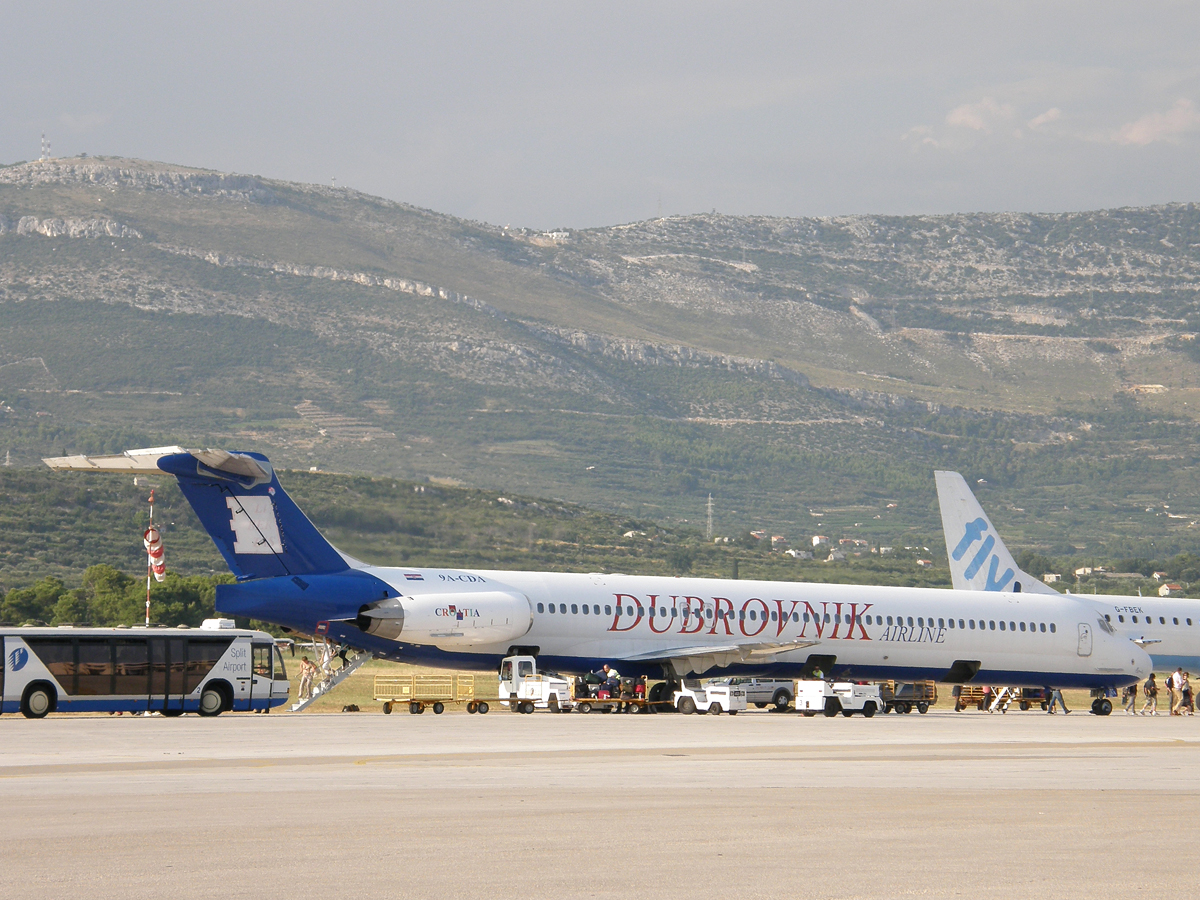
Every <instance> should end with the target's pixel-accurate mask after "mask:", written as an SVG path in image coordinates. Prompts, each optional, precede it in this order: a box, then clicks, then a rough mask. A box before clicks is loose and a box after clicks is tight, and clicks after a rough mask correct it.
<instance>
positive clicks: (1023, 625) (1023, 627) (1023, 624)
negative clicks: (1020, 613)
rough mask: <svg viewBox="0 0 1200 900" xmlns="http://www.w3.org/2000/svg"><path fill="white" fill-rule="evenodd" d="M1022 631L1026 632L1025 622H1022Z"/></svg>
mask: <svg viewBox="0 0 1200 900" xmlns="http://www.w3.org/2000/svg"><path fill="white" fill-rule="evenodd" d="M1021 630H1022V631H1024V630H1025V623H1024V622H1022V623H1021Z"/></svg>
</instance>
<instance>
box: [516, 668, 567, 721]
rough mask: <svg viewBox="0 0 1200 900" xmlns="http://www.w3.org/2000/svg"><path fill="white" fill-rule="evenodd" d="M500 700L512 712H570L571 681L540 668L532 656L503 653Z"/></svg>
mask: <svg viewBox="0 0 1200 900" xmlns="http://www.w3.org/2000/svg"><path fill="white" fill-rule="evenodd" d="M500 702H501V704H503V705H504V706H507V707H508V708H509V709H510V710H511V711H512V712H520V713H531V712H533V711H534V710H535V709H548V710H550V711H551V712H569V711H570V709H571V683H570V682H569V681H567V679H565V678H563V677H562V676H561V675H554V674H551V673H549V672H539V671H538V668H537V660H536V659H534V658H533V657H532V656H506V657H505V658H504V659H502V660H501V661H500Z"/></svg>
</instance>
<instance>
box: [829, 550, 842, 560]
mask: <svg viewBox="0 0 1200 900" xmlns="http://www.w3.org/2000/svg"><path fill="white" fill-rule="evenodd" d="M845 558H846V554H845V553H843V552H842V551H841V550H830V551H829V557H828V558H827V559H826V560H825V562H841V561H842V560H844V559H845Z"/></svg>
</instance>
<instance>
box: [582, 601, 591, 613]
mask: <svg viewBox="0 0 1200 900" xmlns="http://www.w3.org/2000/svg"><path fill="white" fill-rule="evenodd" d="M591 612H592V611H591V610H590V609H588V605H587V604H586V603H585V604H583V614H584V615H585V616H587V615H591Z"/></svg>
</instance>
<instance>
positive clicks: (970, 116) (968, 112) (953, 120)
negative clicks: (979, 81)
mask: <svg viewBox="0 0 1200 900" xmlns="http://www.w3.org/2000/svg"><path fill="white" fill-rule="evenodd" d="M1015 112H1016V110H1015V109H1014V108H1013V105H1012V104H1011V103H997V102H996V101H995V100H994V99H992V98H991V97H984V98H983V99H982V100H980V101H979V102H978V103H964V104H963V105H962V106H956V107H955V108H954V109H952V110H950V112H948V113H946V124H947V125H954V126H956V127H959V128H970V129H971V130H973V131H984V132H990V131H991V130H992V128H993V127H994V126H996V125H998V124H1000V123H1001V122H1005V121H1007V120H1009V119H1011V118H1012V117H1013V115H1014V114H1015Z"/></svg>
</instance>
